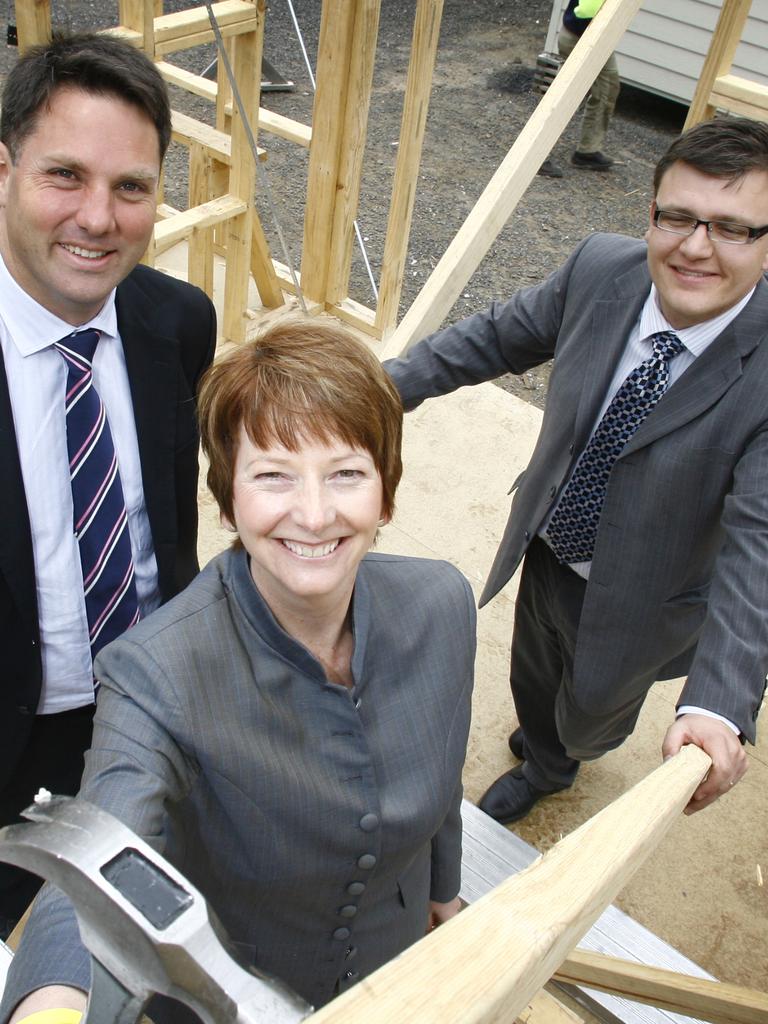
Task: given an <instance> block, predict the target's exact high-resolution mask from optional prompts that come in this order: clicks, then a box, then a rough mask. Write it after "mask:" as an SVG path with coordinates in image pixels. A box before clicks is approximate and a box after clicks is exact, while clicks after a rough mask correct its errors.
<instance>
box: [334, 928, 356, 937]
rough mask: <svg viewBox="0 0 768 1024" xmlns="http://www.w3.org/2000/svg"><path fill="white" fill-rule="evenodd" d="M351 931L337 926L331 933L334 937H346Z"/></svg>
mask: <svg viewBox="0 0 768 1024" xmlns="http://www.w3.org/2000/svg"><path fill="white" fill-rule="evenodd" d="M351 934H352V932H351V931H350V930H349V928H337V929H336V931H335V932H334V933H333V937H334V939H348V938H349V936H350V935H351Z"/></svg>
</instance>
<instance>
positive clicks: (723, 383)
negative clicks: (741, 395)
mask: <svg viewBox="0 0 768 1024" xmlns="http://www.w3.org/2000/svg"><path fill="white" fill-rule="evenodd" d="M766 324H768V285H766V283H765V281H761V282H760V283H759V284H758V288H757V290H756V292H755V294H754V295H753V297H752V299H751V300H750V302H749V303H748V304H747V307H746V308H745V309H744V310H743V311H742V313H740V314H739V316H738V317H737V318H736V319H735V320H734V321H733V322H732V323H731V324H729V325H728V327H727V328H726V329H725V330H724V331H723V333H722V334H721V335H719V336H718V337H717V338H716V339H715V340H714V341H713V342H712V344H711V345H710V346H709V347H708V348H707V349H706V351H705V352H703V353H702V354H701V355H700V356H699V357H698V359H696V360H695V361H694V362H693V363H692V364H691V365H690V366H689V367H688V369H687V370H686V371H685V373H684V374H683V375H682V377H680V378H679V380H677V381H675V383H674V384H673V385H672V387H671V388H670V389H669V391H667V393H666V394H665V395H664V396H663V397H662V398H661V400H660V401H659V404H658V405H657V406H656V408H655V409H654V410H653V411H652V412H651V413H650V415H649V416H648V418H647V419H646V420H645V422H644V423H643V424H641V426H640V428H639V429H638V431H637V433H636V434H635V435H634V437H632V438H630V440H629V442H628V443H627V446H626V448H625V449H624V451H623V452H622V453H621V457H622V458H623V457H624V456H625V455H630V454H631V453H632V452H634V451H637V450H638V449H639V448H643V447H644V446H645V445H647V444H650V443H651V442H652V441H655V440H657V439H658V438H659V437H663V436H664V435H665V434H670V433H672V432H673V431H674V430H678V429H679V428H680V427H682V426H683V425H684V424H685V423H688V422H690V420H692V419H695V417H697V416H699V415H701V413H702V412H704V411H705V410H706V409H708V408H709V407H710V406H712V405H714V403H715V402H717V401H718V399H719V398H720V397H721V396H722V395H723V394H725V392H726V391H727V390H728V389H729V388H730V387H731V386H732V385H733V383H734V382H735V381H736V380H738V378H739V377H740V376H741V374H742V362H743V360H744V359H745V358H746V357H747V356H748V355H749V353H750V352H752V350H753V349H754V348H755V346H756V345H757V344H758V343H759V342H760V340H761V338H762V337H764V336H765V334H766Z"/></svg>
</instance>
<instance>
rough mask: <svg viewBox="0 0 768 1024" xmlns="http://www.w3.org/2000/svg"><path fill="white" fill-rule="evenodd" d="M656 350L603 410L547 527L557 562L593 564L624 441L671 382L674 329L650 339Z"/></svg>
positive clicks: (676, 348)
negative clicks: (599, 527)
mask: <svg viewBox="0 0 768 1024" xmlns="http://www.w3.org/2000/svg"><path fill="white" fill-rule="evenodd" d="M650 341H651V344H652V345H653V353H652V355H650V356H649V357H648V358H647V359H646V360H645V361H644V362H642V363H640V365H639V366H636V367H635V368H634V370H633V371H632V372H631V373H630V375H629V376H628V377H627V379H626V380H625V381H624V383H623V384H622V385H621V387H620V388H619V390H618V391H617V392H616V394H615V395H614V396H613V398H612V399H611V403H610V405H609V406H608V408H607V409H606V410H605V412H604V413H603V418H602V419H601V420H600V422H599V423H598V425H597V428H596V429H595V432H594V434H593V435H592V438H591V439H590V442H589V444H588V445H587V447H586V448H585V449H584V452H583V454H582V456H581V458H580V459H579V462H578V464H577V466H576V469H575V470H574V471H573V475H572V476H571V479H570V480H569V481H568V485H567V487H566V488H565V490H564V491H563V494H562V497H561V498H560V501H559V503H558V505H557V508H556V509H555V511H554V513H553V514H552V518H551V519H550V521H549V525H548V526H547V529H546V531H545V532H546V536H547V542H548V544H549V546H550V547H551V548H552V550H553V551H554V553H555V555H556V556H557V559H558V561H559V562H563V563H573V562H589V561H591V559H592V554H593V552H594V550H595V540H596V538H597V527H598V525H599V523H600V513H601V512H602V510H603V504H604V502H605V494H606V490H607V487H608V478H609V477H610V475H611V470H612V469H613V466H614V464H615V462H616V460H617V459H618V457H619V455H621V453H622V451H623V450H624V447H625V445H626V444H627V442H628V441H629V439H630V438H631V437H632V435H633V434H634V433H635V431H636V430H637V429H638V427H639V426H640V424H641V423H642V422H643V420H644V419H645V418H646V416H647V415H648V413H649V412H650V411H651V409H653V407H654V406H655V405H656V403H657V402H658V401H659V399H660V398H661V396H662V395H663V394H664V392H665V391H666V389H667V385H668V384H669V362H670V360H671V359H674V357H675V356H676V355H678V354H679V353H680V352H682V351H683V348H684V345H683V343H682V341H680V339H679V338H678V336H677V335H676V334H675V332H674V331H659V332H658V333H657V334H652V335H651V338H650Z"/></svg>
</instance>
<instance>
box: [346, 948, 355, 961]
mask: <svg viewBox="0 0 768 1024" xmlns="http://www.w3.org/2000/svg"><path fill="white" fill-rule="evenodd" d="M356 956H357V946H349V947H348V949H347V951H346V953H345V954H344V959H345V960H354V959H355V957H356Z"/></svg>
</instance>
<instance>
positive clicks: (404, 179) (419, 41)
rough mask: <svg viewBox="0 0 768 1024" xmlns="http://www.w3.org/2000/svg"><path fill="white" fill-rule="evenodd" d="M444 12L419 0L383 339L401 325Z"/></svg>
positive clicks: (382, 309)
mask: <svg viewBox="0 0 768 1024" xmlns="http://www.w3.org/2000/svg"><path fill="white" fill-rule="evenodd" d="M442 14H443V0H419V4H418V7H417V9H416V19H415V21H414V26H413V41H412V44H411V60H410V63H409V65H408V78H407V81H406V85H405V102H404V103H403V120H402V124H401V126H400V142H399V145H398V149H397V162H396V164H395V174H394V178H393V182H392V200H391V202H390V206H389V219H388V221H387V235H386V240H385V243H384V257H383V260H382V264H381V282H380V285H379V301H378V304H377V306H376V321H375V324H376V328H377V330H378V331H380V332H381V333H382V335H384V336H386V335H387V334H388V333H389V332H390V331H392V330H394V328H395V325H396V324H397V311H398V307H399V305H400V293H401V291H402V288H403V275H404V273H405V260H406V256H407V254H408V239H409V236H410V233H411V218H412V216H413V206H414V203H415V201H416V182H417V179H418V173H419V164H420V162H421V149H422V145H423V143H424V131H425V128H426V124H427V111H428V109H429V96H430V92H431V88H432V74H433V72H434V68H435V59H436V56H437V43H438V39H439V36H440V20H441V18H442Z"/></svg>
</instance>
